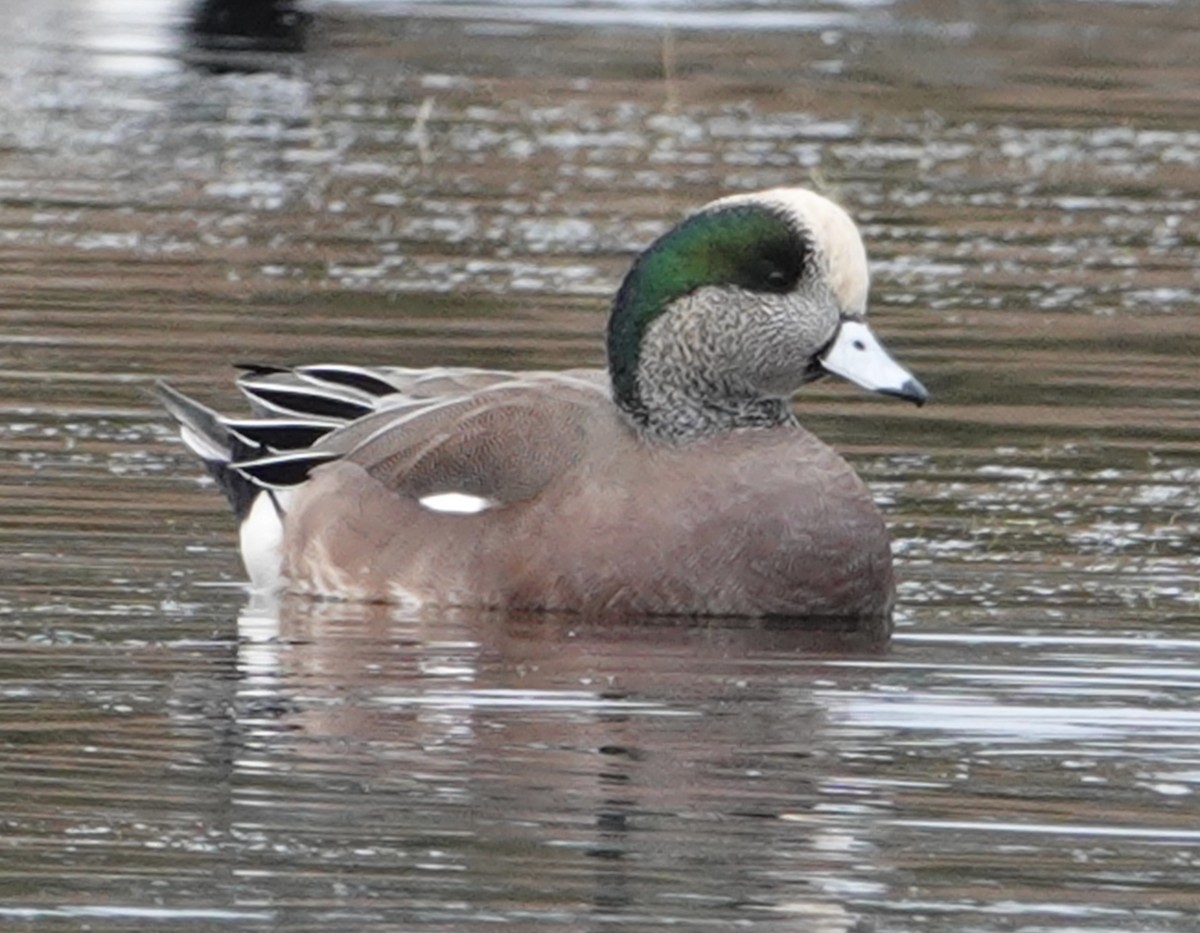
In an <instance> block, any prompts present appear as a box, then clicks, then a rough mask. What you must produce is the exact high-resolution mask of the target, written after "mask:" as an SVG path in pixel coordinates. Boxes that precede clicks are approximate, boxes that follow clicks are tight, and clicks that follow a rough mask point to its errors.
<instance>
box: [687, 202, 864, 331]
mask: <svg viewBox="0 0 1200 933" xmlns="http://www.w3.org/2000/svg"><path fill="white" fill-rule="evenodd" d="M738 203H743V204H746V203H753V204H763V203H771V204H774V205H776V206H778V207H779V208H780V209H782V210H783V211H784V212H785V213H787V214H790V215H791V216H792V217H793V218H795V220H796V222H797V223H798V224H799V225H800V226H802V227H805V228H806V229H808V230H809V231H811V232H812V235H813V239H814V240H815V241H816V244H817V249H818V251H819V252H820V254H821V257H822V259H823V261H824V263H825V266H826V270H825V272H826V275H827V276H828V278H829V286H830V288H831V289H833V293H834V295H836V296H837V300H838V305H839V306H840V310H841V311H842V312H843V313H847V314H853V315H861V314H865V313H866V310H867V291H868V289H869V288H870V284H871V274H870V272H869V271H868V269H867V251H866V249H865V248H864V247H863V242H862V236H861V235H860V234H859V232H858V227H856V226H855V224H854V221H853V220H851V219H850V215H849V214H847V213H846V212H845V211H844V210H842V209H841V208H840V207H838V205H836V204H834V203H833V202H832V201H830V200H829V199H828V198H826V197H822V196H821V195H819V194H817V193H816V192H813V191H809V190H808V189H807V188H771V189H769V190H767V191H759V192H756V193H754V194H735V195H731V196H730V197H727V198H722V199H721V200H719V201H714V202H713V204H712V205H711V206H713V207H717V206H721V205H726V204H731V205H732V204H738Z"/></svg>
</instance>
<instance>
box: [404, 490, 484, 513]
mask: <svg viewBox="0 0 1200 933" xmlns="http://www.w3.org/2000/svg"><path fill="white" fill-rule="evenodd" d="M417 501H418V502H419V503H420V504H421V507H422V508H426V509H429V511H431V512H447V513H450V514H454V515H475V514H476V513H478V512H486V511H487V510H488V509H492V508H495V507H496V506H497V505H498V504H499V503H497V502H496V501H495V500H494V499H488V498H486V497H484V496H473V495H471V494H470V493H466V492H435V493H433V494H432V495H429V496H422V497H421V498H420V499H418V500H417Z"/></svg>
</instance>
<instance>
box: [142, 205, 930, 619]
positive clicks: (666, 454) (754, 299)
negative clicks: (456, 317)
mask: <svg viewBox="0 0 1200 933" xmlns="http://www.w3.org/2000/svg"><path fill="white" fill-rule="evenodd" d="M867 285H868V273H867V260H866V254H865V252H864V249H863V245H862V240H861V238H860V236H859V234H858V230H857V228H856V227H855V225H854V223H853V221H851V219H850V218H849V216H848V215H847V214H846V213H845V212H844V211H843V210H842V209H841V208H840V207H838V206H837V205H835V204H833V203H832V202H831V201H829V200H827V199H825V198H823V197H821V196H820V195H817V194H814V193H812V192H810V191H806V190H804V189H800V188H778V189H773V190H770V191H763V192H759V193H756V194H743V195H735V196H733V197H728V198H723V199H721V200H718V201H714V202H712V203H711V204H708V205H706V206H704V207H702V208H701V209H700V210H698V211H697V212H696V213H694V214H692V215H691V216H689V217H687V218H686V219H684V220H683V221H682V222H681V223H680V224H679V225H678V226H676V227H675V228H674V229H672V230H670V231H669V232H667V233H666V234H664V235H663V236H661V237H660V238H659V239H658V240H656V241H655V242H654V243H652V244H651V245H650V246H649V247H648V248H647V249H646V250H645V252H643V253H642V254H641V255H640V256H638V257H637V259H636V260H635V261H634V263H633V267H632V268H631V269H630V270H629V273H628V274H627V275H626V276H625V280H624V282H623V283H622V284H621V287H620V289H619V290H618V291H617V294H616V298H615V300H614V301H613V305H612V313H611V316H610V318H609V322H608V370H607V371H602V370H568V371H563V372H522V373H512V372H498V371H485V370H475V369H432V370H417V369H400V368H387V369H367V368H362V367H353V366H300V367H296V368H291V369H276V368H270V367H262V368H254V369H250V370H248V371H246V372H244V373H243V374H242V375H241V377H240V378H239V380H238V384H239V386H240V387H241V389H242V390H243V391H244V392H245V394H246V395H247V396H248V397H249V399H250V401H251V404H252V407H253V409H254V412H255V416H254V417H252V418H249V419H241V420H239V419H231V418H225V417H222V416H220V415H217V414H216V413H215V412H213V411H211V410H210V409H208V408H206V407H204V406H202V405H200V404H199V403H197V402H195V401H193V400H192V399H190V398H188V397H187V396H185V395H182V394H181V393H179V392H178V391H176V390H174V389H172V388H170V387H169V386H166V385H161V386H160V394H161V398H162V400H163V402H164V404H165V405H166V407H167V409H168V410H169V411H170V412H171V414H172V415H173V416H174V417H175V418H176V420H177V421H178V422H179V424H180V429H181V433H182V436H183V440H184V441H185V442H186V443H187V444H188V446H189V447H191V448H192V450H193V451H195V452H196V453H197V454H198V455H199V456H200V457H201V458H202V459H203V460H204V461H205V463H206V464H207V465H208V468H209V470H210V472H211V473H212V474H213V475H214V476H215V477H216V479H217V482H218V483H219V485H220V486H221V488H222V490H223V491H224V492H225V494H226V496H227V497H228V499H229V501H230V503H231V504H232V505H233V508H234V511H235V513H236V514H237V517H238V519H239V520H240V522H241V548H242V555H243V559H244V560H245V564H246V567H247V570H248V571H249V574H250V577H251V579H252V581H253V583H254V585H255V586H256V587H260V588H282V589H286V590H289V591H293V592H299V593H307V594H312V595H315V596H323V597H333V598H341V599H353V600H371V601H376V600H377V601H388V602H412V603H414V604H417V603H434V604H443V605H450V604H453V605H466V606H480V607H503V608H514V609H515V608H521V609H546V610H567V611H585V612H592V611H603V612H609V611H611V612H622V613H646V614H685V615H743V616H765V615H787V616H797V617H811V618H816V617H824V618H828V617H854V618H864V619H879V618H884V619H886V618H888V617H889V616H890V614H891V611H892V604H893V602H894V592H895V586H894V582H893V575H892V555H891V550H890V546H889V541H888V533H887V530H886V528H885V526H884V522H883V517H882V516H881V514H880V512H879V510H878V508H877V507H876V506H875V503H874V502H873V501H872V499H871V494H870V492H869V491H868V490H867V487H866V486H865V485H864V484H863V482H862V481H861V480H860V479H859V478H858V476H857V475H856V474H855V473H854V471H853V470H852V469H851V468H850V466H849V465H848V464H847V463H846V462H845V461H844V460H843V459H842V458H841V457H840V456H838V455H837V454H836V453H835V452H834V451H833V450H832V449H830V448H829V447H827V446H826V445H825V444H823V443H822V442H821V441H819V440H817V438H815V437H814V436H813V435H812V434H810V433H809V432H808V431H806V430H805V429H804V428H803V427H801V425H800V424H799V422H798V421H797V419H796V416H795V414H794V412H793V410H792V406H791V404H790V398H791V396H792V395H793V394H794V393H795V392H796V391H797V390H798V389H799V388H800V387H801V386H803V385H804V384H805V383H807V382H811V381H812V380H814V379H817V378H819V377H820V376H822V375H824V374H825V373H836V374H838V375H840V376H843V377H845V378H847V379H850V380H852V381H854V382H856V383H858V384H859V385H861V386H864V387H865V388H868V389H871V390H874V391H877V392H882V393H885V394H889V395H895V396H899V397H901V398H906V399H909V400H911V401H913V402H916V403H917V404H918V405H919V404H921V403H922V402H924V401H925V399H926V392H925V389H924V388H923V387H922V386H921V384H920V383H919V382H917V381H916V379H914V378H913V377H912V376H911V375H910V374H909V373H908V372H907V371H906V370H905V369H903V368H902V367H901V366H900V365H899V364H897V363H896V362H895V361H894V360H892V358H891V357H890V356H888V354H887V353H886V352H885V351H884V350H883V348H882V347H881V346H880V344H879V343H878V341H877V340H876V339H875V337H874V335H873V334H872V333H871V331H870V330H869V329H868V327H867V324H866V320H865V316H866V305H867Z"/></svg>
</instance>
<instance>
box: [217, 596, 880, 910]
mask: <svg viewBox="0 0 1200 933" xmlns="http://www.w3.org/2000/svg"><path fill="white" fill-rule="evenodd" d="M240 622H241V624H240V632H241V642H240V650H239V674H240V676H239V682H238V683H239V685H238V696H237V700H236V702H235V704H234V705H235V706H236V708H237V709H238V710H239V715H240V716H243V717H245V718H246V719H247V720H249V721H253V722H255V723H257V724H258V727H257V728H256V729H254V730H247V729H242V730H238V732H239V733H240V734H241V735H242V736H243V737H244V738H245V739H246V740H247V741H246V744H245V747H244V748H243V749H242V750H241V754H242V755H243V756H244V759H243V764H244V767H239V766H237V765H235V771H236V772H240V773H241V774H242V775H243V778H249V779H250V783H251V784H252V785H254V786H253V787H252V788H246V791H247V794H246V796H245V798H244V799H245V800H246V801H247V802H251V803H252V805H253V806H254V808H255V811H254V819H255V820H256V823H257V827H256V828H257V829H259V830H264V829H266V828H267V827H266V826H264V824H263V820H264V814H265V813H266V812H267V809H269V808H270V807H271V806H272V805H274V806H277V807H278V808H279V812H280V813H286V814H287V816H286V818H285V819H284V820H283V822H282V823H281V824H280V825H281V828H282V826H290V825H292V824H293V821H294V820H296V819H297V818H298V814H297V808H298V807H299V808H300V809H301V810H304V811H305V812H304V815H303V820H304V822H305V825H306V826H307V827H308V829H309V831H315V830H316V829H317V828H318V827H321V828H322V830H321V831H323V832H329V833H335V832H336V833H343V834H344V833H346V832H351V833H352V832H354V831H355V829H354V827H357V828H358V829H359V830H362V829H366V830H367V832H366V836H365V840H364V841H363V843H362V844H364V845H366V844H367V843H369V841H370V840H378V839H379V838H380V834H381V833H382V834H383V836H385V837H387V838H389V839H391V840H392V841H393V843H398V844H399V845H400V846H401V847H402V848H403V847H407V846H410V845H411V846H416V847H417V848H418V849H422V850H423V851H424V857H425V858H427V859H428V858H433V859H435V860H438V861H439V863H440V864H442V865H443V867H444V868H445V870H447V871H453V872H460V873H461V872H465V873H466V875H465V876H464V877H463V882H464V884H467V885H468V886H472V887H475V886H478V885H485V886H486V885H503V886H504V887H505V889H506V892H507V893H506V894H505V898H507V899H513V902H516V901H519V900H521V899H522V898H524V897H527V896H531V892H533V891H535V890H544V886H545V884H546V883H547V880H548V879H554V878H556V877H557V878H558V879H559V882H558V883H560V884H562V885H565V890H569V891H571V892H573V893H574V894H575V895H580V896H585V897H586V899H587V901H588V903H589V906H588V907H587V908H586V910H585V912H587V911H594V912H612V911H620V910H624V909H627V908H628V909H630V910H632V909H633V905H635V904H636V905H638V908H637V909H638V910H644V909H646V905H647V903H648V898H649V899H650V900H654V901H657V902H660V903H661V905H662V907H663V909H664V910H666V911H667V912H668V913H670V912H671V911H676V912H680V916H686V914H687V913H688V911H690V910H692V909H694V908H695V905H696V904H698V903H710V904H711V905H714V906H716V905H720V908H721V909H723V910H724V909H733V906H734V905H742V906H743V907H745V906H746V905H749V906H750V907H753V908H754V909H762V910H767V911H781V912H782V913H783V915H792V914H803V916H804V922H805V924H807V925H806V926H804V929H808V930H844V929H849V928H850V926H851V925H852V923H853V918H852V917H851V916H850V915H849V914H848V913H846V912H845V911H843V910H842V908H841V907H840V906H838V905H837V904H836V903H834V901H833V900H832V899H829V898H826V897H824V896H822V895H821V892H822V890H824V888H825V886H826V885H825V883H826V882H830V883H832V879H835V878H836V877H837V876H838V875H839V873H840V871H841V870H842V869H844V868H846V867H847V866H848V865H849V863H850V861H851V860H853V859H856V858H859V857H861V850H862V848H863V846H864V845H865V843H864V842H863V841H862V840H860V839H858V838H855V833H856V832H858V829H856V825H857V824H856V823H855V822H853V821H850V822H847V821H845V820H843V819H836V818H835V819H831V818H829V817H828V816H823V815H822V813H823V811H825V810H827V809H828V808H829V807H830V806H831V803H832V802H831V800H830V798H829V795H828V793H827V789H826V785H827V784H828V782H829V781H830V779H831V776H832V775H833V774H835V772H836V768H835V767H834V766H833V765H834V764H835V762H836V756H835V755H834V750H833V749H832V748H831V747H830V741H831V740H830V738H829V737H828V736H827V735H826V734H825V733H824V725H825V723H824V717H823V712H822V708H821V705H820V703H819V701H817V700H816V699H815V698H814V695H813V693H812V687H813V685H814V683H817V682H820V681H821V680H822V679H824V680H826V681H827V680H828V678H829V677H830V676H831V671H835V670H836V668H831V667H829V666H828V664H827V662H828V660H829V659H830V658H831V657H833V658H839V659H843V658H847V657H853V656H857V655H861V654H873V653H878V652H879V651H880V650H881V648H882V646H883V644H884V643H885V641H886V639H885V633H883V632H881V631H854V630H847V629H846V628H844V627H842V628H840V629H839V630H829V629H824V630H814V629H812V628H803V627H796V626H794V625H791V626H789V625H781V624H764V623H761V622H752V621H747V620H707V621H682V620H677V621H662V620H659V621H654V622H650V621H642V622H636V621H623V622H619V623H617V622H614V621H613V620H590V619H584V618H580V617H573V616H550V615H544V614H539V615H520V616H517V615H511V614H510V615H505V616H498V615H496V614H487V613H482V614H481V613H478V612H466V611H441V612H437V613H411V612H402V611H399V610H396V609H394V608H391V607H384V606H375V605H355V604H337V603H315V602H311V601H302V600H297V601H285V602H283V603H280V604H273V603H267V602H255V603H253V604H252V605H250V606H248V607H247V608H246V611H245V612H244V613H243V615H242V618H241V620H240ZM834 676H836V675H834ZM268 722H270V723H273V725H272V726H270V727H267V728H264V727H263V725H264V723H268ZM272 771H273V772H274V774H272V773H271V772H272ZM267 788H273V790H270V791H268V790H267ZM287 788H291V789H290V790H288V789H287ZM272 794H278V795H280V796H281V799H278V800H277V801H275V803H274V804H272V803H271V801H270V799H269V798H270V796H271V795H272ZM288 797H291V798H292V799H287V798H288ZM367 813H370V814H371V816H370V819H371V820H373V821H374V822H373V823H371V825H369V826H366V827H364V825H363V820H364V818H365V814H367ZM275 819H276V820H277V819H279V817H278V816H277V817H275ZM274 821H275V820H272V819H270V818H268V819H267V820H266V822H267V823H271V822H274ZM860 828H861V827H860ZM585 877H586V878H588V879H590V880H588V881H586V883H583V882H584V878H585ZM583 889H586V891H587V893H586V894H585V893H584V890H583ZM674 898H678V899H679V900H673V899H674ZM664 899H665V900H664ZM695 899H698V900H695ZM739 909H740V908H739ZM814 918H815V919H814ZM782 919H783V917H781V920H782ZM817 921H819V922H817ZM814 923H816V925H813V924H814ZM781 928H788V929H791V928H794V927H793V926H792V925H791V924H785V925H784V926H783V927H781Z"/></svg>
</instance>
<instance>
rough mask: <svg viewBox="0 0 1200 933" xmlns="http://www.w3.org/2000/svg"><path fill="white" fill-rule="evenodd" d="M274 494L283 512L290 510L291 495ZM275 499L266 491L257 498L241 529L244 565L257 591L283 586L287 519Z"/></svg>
mask: <svg viewBox="0 0 1200 933" xmlns="http://www.w3.org/2000/svg"><path fill="white" fill-rule="evenodd" d="M273 494H274V496H275V500H276V502H278V503H279V508H280V509H285V510H286V508H287V503H288V500H289V499H290V498H291V493H289V492H287V491H286V490H283V491H276V492H274V493H273ZM271 495H272V493H270V492H265V491H264V492H260V493H259V494H258V495H257V496H255V497H254V503H253V504H252V505H251V506H250V511H249V513H248V514H247V515H246V518H245V519H244V520H243V521H242V526H241V528H239V529H238V539H239V543H240V545H241V550H242V563H243V564H245V565H246V573H247V574H248V575H249V577H250V583H251V585H252V586H253V587H254V588H255V589H256V590H273V589H276V588H277V587H278V586H279V585H280V582H281V578H280V573H281V571H282V553H281V550H280V546H281V545H282V544H283V517H282V516H281V515H280V514H279V511H278V510H277V509H276V507H275V503H274V502H272V501H271Z"/></svg>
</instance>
